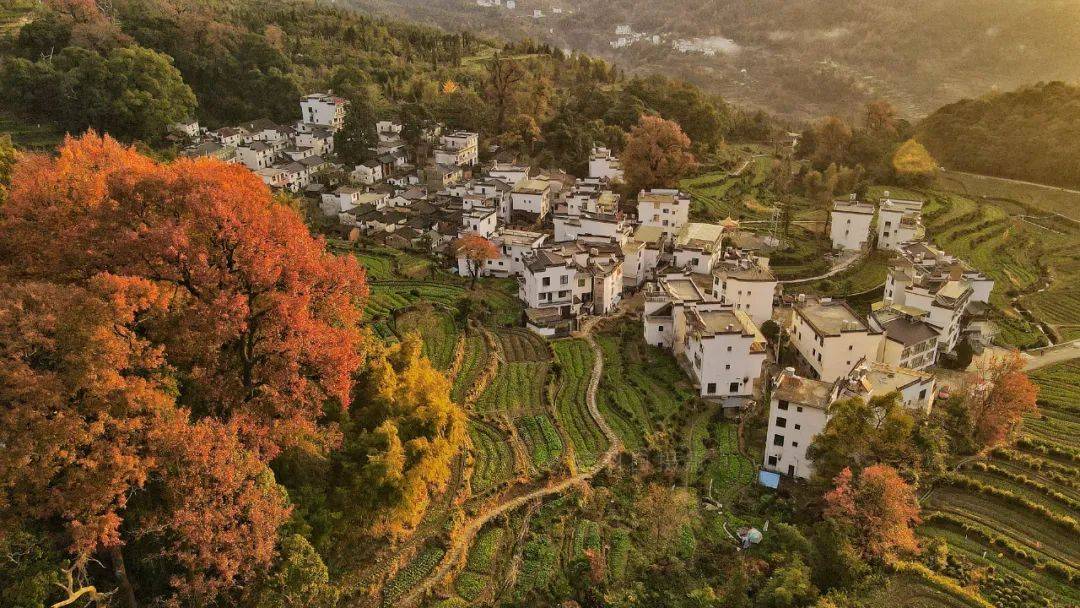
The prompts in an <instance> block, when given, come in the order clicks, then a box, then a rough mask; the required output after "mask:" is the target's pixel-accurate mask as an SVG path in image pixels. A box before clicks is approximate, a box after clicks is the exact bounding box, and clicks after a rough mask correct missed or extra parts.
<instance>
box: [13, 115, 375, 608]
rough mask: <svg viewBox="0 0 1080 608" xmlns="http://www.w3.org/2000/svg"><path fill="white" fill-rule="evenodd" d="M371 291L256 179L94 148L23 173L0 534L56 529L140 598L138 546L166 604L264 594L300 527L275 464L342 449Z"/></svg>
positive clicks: (70, 147)
mask: <svg viewBox="0 0 1080 608" xmlns="http://www.w3.org/2000/svg"><path fill="white" fill-rule="evenodd" d="M366 295H367V287H366V283H365V276H364V273H363V270H362V268H360V267H359V265H358V264H357V263H356V262H355V261H354V260H351V259H346V258H342V259H338V258H335V257H333V256H330V255H329V254H327V253H326V251H325V247H324V244H323V243H322V242H320V241H319V240H317V239H314V238H312V237H311V236H310V234H309V233H308V231H307V230H306V228H305V227H304V225H303V223H302V222H301V220H300V218H299V217H298V216H297V215H296V213H295V212H294V211H292V210H290V209H288V208H287V207H284V206H281V205H278V204H275V203H273V202H272V200H271V197H270V193H269V191H268V190H267V189H266V187H265V186H263V184H262V183H261V182H260V181H259V180H258V178H256V177H255V176H254V175H253V174H251V173H250V172H249V171H246V170H244V169H242V168H237V167H231V166H228V165H224V164H222V163H219V162H216V161H212V160H183V161H177V162H175V163H171V164H162V163H157V162H155V161H153V160H151V159H149V158H146V157H144V156H141V155H140V154H138V153H137V152H135V151H134V150H133V149H131V148H126V147H123V146H121V145H119V144H118V143H117V142H115V141H113V140H111V139H110V138H108V137H99V136H97V135H95V134H93V133H90V134H87V135H86V136H84V137H82V138H80V139H68V140H66V141H65V143H64V144H63V146H62V147H61V148H60V150H59V154H58V155H57V156H56V157H55V158H49V157H44V156H25V157H23V158H21V159H20V161H19V163H18V164H17V165H16V167H15V169H14V173H13V178H12V183H11V188H10V193H9V197H8V200H7V202H6V203H5V204H4V205H3V206H2V207H0V402H2V403H4V407H3V408H0V443H2V444H3V445H4V446H5V449H4V450H0V535H2V534H4V533H6V532H8V531H11V530H14V529H17V527H18V526H19V525H20V524H21V523H22V522H24V521H29V520H37V521H44V522H49V523H51V524H53V529H58V530H59V529H62V530H63V531H64V534H63V535H64V538H63V539H59V540H60V542H62V543H63V544H65V545H67V546H68V548H69V550H70V551H71V552H72V553H73V554H74V555H75V556H76V557H77V558H78V560H79V562H80V563H85V559H86V557H88V556H93V555H95V554H104V555H105V556H107V557H108V558H109V559H111V560H112V562H113V568H112V572H114V573H116V578H117V581H116V582H117V583H118V584H119V586H120V587H121V588H125V589H124V590H125V593H124V595H126V596H128V598H132V599H133V598H134V597H135V592H134V590H133V589H132V586H131V585H130V584H128V583H127V582H126V574H125V571H126V568H125V565H124V556H123V552H122V551H121V549H122V548H124V547H128V549H127V550H129V551H137V552H138V556H139V557H140V558H141V559H139V560H131V562H135V564H134V568H136V569H143V568H145V569H146V570H147V571H150V572H153V573H154V575H156V576H158V577H160V576H162V575H163V576H165V578H166V579H167V580H168V582H169V583H170V584H171V587H172V591H161V592H154V591H146V592H147V593H154V595H155V597H154V599H155V600H159V601H171V602H174V603H175V602H180V603H185V604H189V605H208V604H210V603H212V602H213V601H214V600H215V598H217V597H219V596H220V594H222V593H223V592H226V591H228V590H230V589H234V588H236V587H237V586H239V585H243V584H245V583H246V582H248V581H250V580H251V578H252V577H253V576H254V574H255V573H257V572H259V571H261V569H262V568H264V567H265V566H266V565H267V564H268V563H269V562H270V560H271V559H272V557H273V554H274V548H275V545H276V541H277V531H278V529H279V528H280V526H281V525H282V524H283V523H284V522H285V521H286V519H287V518H288V514H289V507H288V501H287V499H286V497H285V495H284V491H283V490H282V489H281V488H280V486H278V484H277V483H276V482H275V480H274V476H273V474H272V472H271V471H270V469H269V468H268V466H267V465H268V463H269V461H270V460H271V459H272V458H273V457H274V456H275V455H276V454H278V453H279V452H280V451H281V450H282V449H283V448H285V447H295V448H301V449H325V448H327V447H330V446H332V445H334V442H335V441H336V439H337V437H338V434H337V433H336V431H335V430H334V429H333V428H331V427H330V426H329V425H326V424H324V423H323V411H324V407H327V406H328V405H337V406H338V407H347V406H348V405H349V403H350V400H351V397H352V389H353V384H354V380H353V375H354V373H355V372H356V371H357V370H358V369H359V368H360V367H361V364H362V361H363V355H364V345H365V340H364V338H363V334H362V333H361V330H360V328H359V320H360V313H359V310H360V306H361V305H362V303H363V300H364V298H365V297H366ZM128 601H129V603H130V602H131V599H129V600H128Z"/></svg>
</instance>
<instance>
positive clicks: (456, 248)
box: [450, 233, 500, 289]
mask: <svg viewBox="0 0 1080 608" xmlns="http://www.w3.org/2000/svg"><path fill="white" fill-rule="evenodd" d="M450 251H452V252H453V253H454V255H455V256H457V257H459V258H465V265H466V267H467V268H468V270H469V276H470V277H472V281H471V282H470V283H469V289H475V288H476V279H477V278H478V277H479V276H480V272H481V271H482V270H483V268H484V262H486V261H488V260H497V259H499V255H500V254H499V248H498V247H496V246H495V243H492V242H491V241H490V240H488V239H486V238H484V237H482V236H480V235H479V234H475V233H470V234H466V235H463V236H462V237H461V238H458V239H455V240H454V242H453V243H451V244H450Z"/></svg>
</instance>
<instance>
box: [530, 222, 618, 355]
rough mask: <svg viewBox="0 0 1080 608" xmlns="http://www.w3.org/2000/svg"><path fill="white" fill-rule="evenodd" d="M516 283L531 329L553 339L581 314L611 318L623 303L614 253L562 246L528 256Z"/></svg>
mask: <svg viewBox="0 0 1080 608" xmlns="http://www.w3.org/2000/svg"><path fill="white" fill-rule="evenodd" d="M523 262H524V269H523V270H522V274H521V279H520V281H519V284H518V297H519V298H520V299H521V300H522V301H523V302H525V305H526V306H527V309H526V311H525V316H526V320H527V323H526V325H527V326H528V327H529V329H531V330H533V331H535V332H537V333H540V334H542V335H549V336H550V335H555V334H556V333H559V332H560V331H563V330H564V329H566V328H572V327H574V326H576V321H577V317H578V316H579V315H580V314H581V313H590V314H598V315H599V314H609V313H611V312H612V311H614V310H615V307H616V306H617V305H618V304H619V302H620V301H621V299H622V289H623V276H622V263H623V262H622V258H621V257H620V256H619V255H618V249H617V248H612V247H603V248H601V247H595V246H592V247H590V246H588V245H586V244H583V243H565V244H561V245H559V246H555V247H550V248H547V247H545V248H541V249H538V250H535V251H531V252H527V253H526V254H525V257H524V259H523Z"/></svg>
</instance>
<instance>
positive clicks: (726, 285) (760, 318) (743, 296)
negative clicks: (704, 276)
mask: <svg viewBox="0 0 1080 608" xmlns="http://www.w3.org/2000/svg"><path fill="white" fill-rule="evenodd" d="M776 286H777V281H776V276H775V275H774V274H773V273H772V271H771V270H769V261H768V259H766V258H758V257H755V256H753V255H741V256H737V257H736V258H735V259H732V260H724V261H722V262H720V264H719V265H718V266H717V267H716V268H715V269H714V270H713V297H714V298H716V299H717V300H719V301H720V302H722V303H724V304H729V305H731V306H733V307H734V308H735V310H741V311H743V312H745V313H746V314H748V315H750V318H751V319H753V321H754V323H756V324H757V325H759V326H760V325H761V324H762V323H764V322H766V321H768V320H770V319H772V316H773V299H774V297H775V296H776Z"/></svg>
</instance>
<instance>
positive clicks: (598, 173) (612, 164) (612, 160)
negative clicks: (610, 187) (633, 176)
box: [589, 147, 623, 182]
mask: <svg viewBox="0 0 1080 608" xmlns="http://www.w3.org/2000/svg"><path fill="white" fill-rule="evenodd" d="M589 177H593V178H597V179H605V180H608V181H612V182H621V181H622V180H623V170H622V163H621V162H619V159H618V158H617V157H616V156H615V155H614V154H612V153H611V150H608V149H607V148H602V147H596V148H593V149H592V152H590V153H589Z"/></svg>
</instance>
